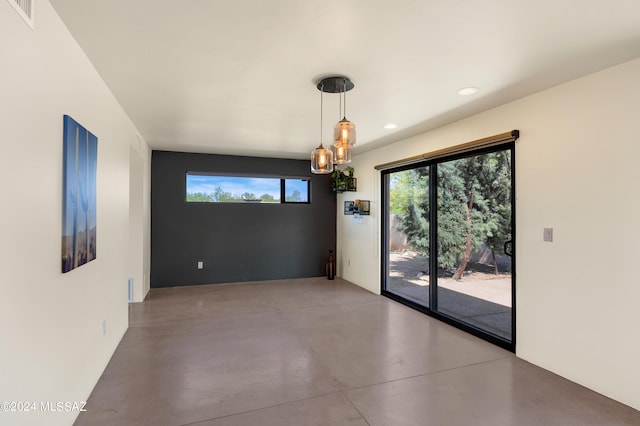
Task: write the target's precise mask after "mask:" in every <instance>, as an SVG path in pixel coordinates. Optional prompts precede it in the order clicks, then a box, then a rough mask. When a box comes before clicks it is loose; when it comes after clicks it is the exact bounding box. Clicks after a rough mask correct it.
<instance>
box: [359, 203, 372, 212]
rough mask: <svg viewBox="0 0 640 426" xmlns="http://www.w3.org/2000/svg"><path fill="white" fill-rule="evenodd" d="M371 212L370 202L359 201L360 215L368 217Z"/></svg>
mask: <svg viewBox="0 0 640 426" xmlns="http://www.w3.org/2000/svg"><path fill="white" fill-rule="evenodd" d="M370 211H371V202H370V201H369V200H360V214H364V215H368V214H370Z"/></svg>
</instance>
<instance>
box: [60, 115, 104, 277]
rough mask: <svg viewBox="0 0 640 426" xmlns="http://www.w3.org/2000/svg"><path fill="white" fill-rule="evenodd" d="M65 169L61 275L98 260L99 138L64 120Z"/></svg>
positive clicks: (63, 177)
mask: <svg viewBox="0 0 640 426" xmlns="http://www.w3.org/2000/svg"><path fill="white" fill-rule="evenodd" d="M63 152H64V154H63V167H62V179H63V182H62V272H63V273H64V272H69V271H71V270H73V269H75V268H77V267H79V266H82V265H84V264H85V263H88V262H91V261H92V260H94V259H95V258H96V231H97V229H96V228H97V227H96V216H97V215H96V213H97V212H96V169H97V161H98V138H97V137H96V136H95V135H94V134H93V133H91V132H90V131H88V130H87V129H85V128H84V127H83V126H82V125H80V124H79V123H78V122H77V121H75V120H74V119H73V118H71V117H69V116H68V115H65V116H64V127H63Z"/></svg>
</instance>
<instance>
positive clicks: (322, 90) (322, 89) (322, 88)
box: [320, 84, 324, 146]
mask: <svg viewBox="0 0 640 426" xmlns="http://www.w3.org/2000/svg"><path fill="white" fill-rule="evenodd" d="M322 92H324V84H323V85H322V86H321V87H320V146H322V109H323V108H322Z"/></svg>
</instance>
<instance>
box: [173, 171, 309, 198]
mask: <svg viewBox="0 0 640 426" xmlns="http://www.w3.org/2000/svg"><path fill="white" fill-rule="evenodd" d="M189 176H203V177H206V176H210V177H231V178H246V179H272V180H276V179H277V180H279V181H280V199H279V200H278V201H274V202H263V201H262V200H260V201H255V200H254V201H251V200H246V201H245V200H243V201H245V202H242V201H239V200H238V201H194V200H189V192H188V186H187V185H188V177H189ZM287 180H299V181H304V182H306V183H307V185H306V191H307V194H306V195H307V196H306V201H287V200H286V197H285V195H286V189H287V188H286V181H287ZM184 194H185V195H184V201H185V202H186V203H188V204H274V205H280V204H311V178H310V177H308V176H282V175H262V174H251V173H217V172H200V171H190V170H188V171H186V172H185V181H184ZM235 195H237V194H235Z"/></svg>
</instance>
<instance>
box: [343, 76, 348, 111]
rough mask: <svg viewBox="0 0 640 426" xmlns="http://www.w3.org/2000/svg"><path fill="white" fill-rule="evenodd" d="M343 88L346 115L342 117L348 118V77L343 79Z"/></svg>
mask: <svg viewBox="0 0 640 426" xmlns="http://www.w3.org/2000/svg"><path fill="white" fill-rule="evenodd" d="M342 83H343V85H342V88H343V89H344V108H343V109H344V116H343V117H342V118H347V79H344V80H342Z"/></svg>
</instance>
